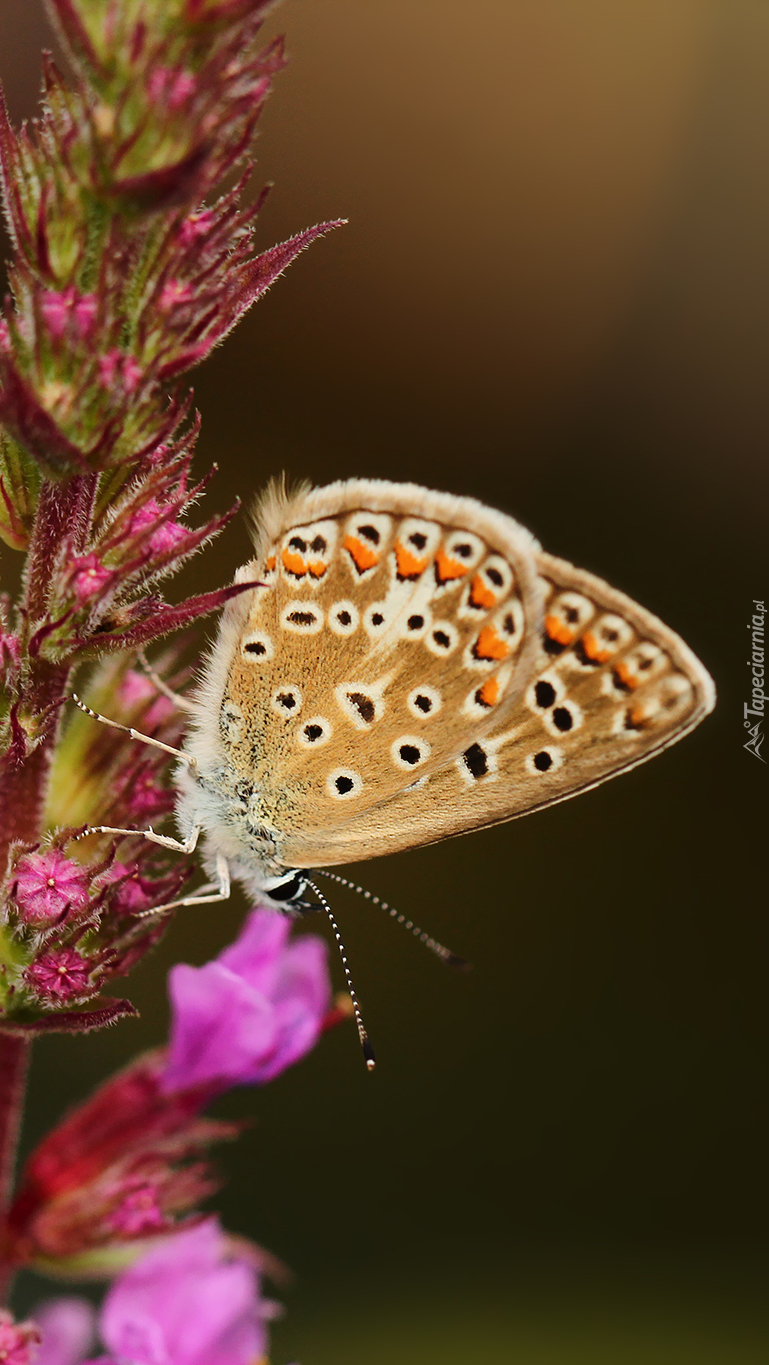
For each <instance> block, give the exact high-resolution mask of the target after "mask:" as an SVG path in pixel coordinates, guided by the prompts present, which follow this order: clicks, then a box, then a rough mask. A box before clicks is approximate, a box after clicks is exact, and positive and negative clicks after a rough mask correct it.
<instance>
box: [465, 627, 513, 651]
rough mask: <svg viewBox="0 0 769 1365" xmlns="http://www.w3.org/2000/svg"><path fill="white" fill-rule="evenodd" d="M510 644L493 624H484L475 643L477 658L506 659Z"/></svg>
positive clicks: (474, 649)
mask: <svg viewBox="0 0 769 1365" xmlns="http://www.w3.org/2000/svg"><path fill="white" fill-rule="evenodd" d="M509 652H510V646H509V645H508V644H507V643H506V642H505V641H504V640H503V639H501V637H500V636H499V635H497V632H496V631H495V629H494V627H493V626H484V627H483V630H482V631H481V632H480V634H479V636H478V639H477V640H476V642H475V644H474V645H473V654H474V656H475V658H476V659H506V658H507V656H508V654H509Z"/></svg>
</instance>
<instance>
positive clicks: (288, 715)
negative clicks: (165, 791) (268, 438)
mask: <svg viewBox="0 0 769 1365" xmlns="http://www.w3.org/2000/svg"><path fill="white" fill-rule="evenodd" d="M238 577H239V579H240V581H242V582H255V583H256V584H257V586H255V587H253V588H251V589H250V590H248V591H246V592H244V593H243V594H242V595H241V596H240V597H238V598H236V599H234V601H233V602H231V603H230V604H229V606H228V607H227V608H226V610H225V613H224V616H223V619H222V623H221V626H220V630H219V635H218V639H217V641H216V643H215V645H214V648H213V650H212V652H211V655H210V657H209V659H208V660H207V662H206V663H205V665H204V667H203V671H202V676H201V681H200V685H199V689H198V693H197V697H196V700H195V703H194V714H193V724H192V729H191V732H190V734H189V736H188V739H187V741H186V743H185V753H186V754H187V755H188V758H187V761H185V763H184V764H183V765H182V766H181V768H180V771H179V775H178V782H179V790H180V795H179V802H178V821H179V825H180V829H181V831H182V835H183V839H184V840H185V841H186V842H185V846H189V845H190V844H192V845H193V846H194V841H195V839H196V838H197V833H196V832H197V831H200V832H202V835H203V837H204V858H205V860H206V864H207V866H208V867H209V868H210V869H211V870H212V871H213V870H214V869H217V876H218V878H219V881H220V883H221V880H222V866H223V864H224V863H226V866H227V870H228V873H231V874H232V875H233V876H235V877H236V878H238V879H239V880H240V881H242V882H243V883H244V885H245V886H246V887H247V888H248V889H249V890H250V891H251V892H252V893H255V894H259V895H261V896H262V898H264V896H265V894H266V895H267V896H268V897H270V898H271V899H272V900H274V901H275V902H276V903H278V904H280V903H284V902H286V901H290V900H296V899H298V898H299V897H300V895H301V893H302V891H303V888H304V885H305V882H304V879H303V876H302V875H301V874H302V870H303V869H311V868H323V867H330V866H334V865H337V864H341V863H347V862H351V861H355V860H357V859H362V858H368V857H373V856H376V855H378V854H382V853H387V852H394V851H397V850H398V849H403V848H409V847H415V846H417V845H420V844H425V843H431V842H435V841H437V840H439V839H443V838H446V837H448V836H450V835H455V834H460V833H464V832H466V831H469V830H472V829H477V828H482V827H483V826H486V825H491V824H495V823H498V822H501V821H506V820H510V819H513V818H515V817H517V816H519V815H523V814H525V813H527V812H528V811H532V810H535V809H538V808H540V807H542V806H546V805H549V804H551V803H553V802H555V801H561V800H564V799H566V798H567V797H570V796H574V795H576V794H577V793H578V792H580V791H584V790H586V789H588V788H590V787H592V786H595V785H597V784H598V783H600V782H603V781H604V780H606V779H607V778H609V777H613V776H616V775H617V774H618V773H620V772H624V771H626V770H627V769H629V768H632V767H634V766H635V765H636V764H638V763H641V762H644V761H645V760H646V759H648V758H651V757H652V756H653V755H654V754H655V753H657V752H659V751H660V750H661V749H663V748H665V747H667V745H669V744H672V743H673V742H675V741H676V740H677V739H680V738H681V737H682V736H683V735H684V734H686V733H687V732H688V731H689V730H691V729H692V728H693V727H694V726H695V725H697V724H698V723H699V721H700V720H701V719H702V718H703V717H704V716H705V715H706V714H707V713H708V712H709V711H710V710H711V709H712V707H713V704H714V699H715V694H714V688H713V684H712V681H711V679H710V677H709V676H708V674H707V672H706V671H705V669H704V668H703V667H702V665H701V664H700V663H699V661H698V660H697V659H696V658H695V656H694V655H693V654H692V652H691V651H690V650H689V649H688V648H687V646H686V645H685V644H684V643H683V641H682V640H681V639H679V637H678V636H677V635H676V634H674V632H673V631H671V630H669V629H668V628H667V627H666V626H664V625H663V624H662V622H660V621H659V620H657V618H656V617H654V616H652V615H651V614H650V613H649V612H647V611H645V610H644V609H643V608H642V607H639V606H638V605H637V604H636V603H634V602H632V601H631V600H630V599H629V598H627V597H625V596H624V595H623V594H622V593H619V592H617V591H615V590H614V589H612V588H610V587H609V586H608V585H607V584H606V583H604V582H602V581H601V580H600V579H599V578H596V577H595V576H593V575H591V574H589V573H586V572H584V571H581V570H579V569H576V568H574V567H573V566H572V565H570V564H568V563H566V562H565V561H562V560H559V559H556V558H554V557H553V556H551V555H548V554H545V553H544V552H543V551H542V550H541V548H540V547H539V545H538V544H537V542H536V541H535V540H534V538H533V537H532V536H531V535H530V534H529V533H528V532H527V531H526V530H525V529H524V528H523V527H521V526H519V525H518V524H517V523H516V522H515V521H513V520H512V519H511V518H509V517H507V516H504V515H503V514H502V513H500V512H496V511H494V510H492V509H490V508H487V507H485V506H483V505H482V504H481V503H479V502H476V501H475V500H473V499H471V498H457V497H452V496H450V495H448V494H440V493H434V492H431V491H429V490H427V489H424V488H420V487H418V486H416V485H413V484H394V483H387V482H380V481H376V480H357V479H356V480H349V481H346V482H340V483H336V484H332V485H330V486H328V487H326V488H320V489H314V490H303V491H300V492H299V493H298V494H297V495H296V496H294V497H287V496H285V495H283V494H282V493H280V492H279V491H277V490H275V489H273V490H272V491H271V492H269V493H268V495H267V496H266V497H265V499H263V501H262V504H261V507H260V509H259V512H258V519H257V546H256V554H255V558H254V559H253V561H252V562H251V563H249V564H248V565H246V566H245V567H244V569H242V570H241V571H240V573H239V575H238Z"/></svg>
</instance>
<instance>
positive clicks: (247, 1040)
mask: <svg viewBox="0 0 769 1365" xmlns="http://www.w3.org/2000/svg"><path fill="white" fill-rule="evenodd" d="M290 932H291V921H290V920H289V919H288V917H287V916H283V915H281V914H279V913H276V912H275V911H274V910H254V911H252V913H251V914H250V915H249V917H248V919H247V921H246V924H245V926H244V928H243V931H242V933H241V935H240V937H239V938H238V939H237V940H236V941H235V943H233V944H231V946H230V947H229V948H226V949H225V951H224V952H223V953H222V954H221V955H220V956H219V957H218V958H215V959H214V961H213V962H207V963H206V964H205V966H203V967H189V966H186V965H185V964H184V963H179V964H177V966H175V967H173V968H172V969H171V972H170V974H169V991H170V996H171V1008H172V1021H171V1039H170V1049H169V1060H168V1066H167V1069H166V1073H165V1077H164V1086H165V1088H166V1089H167V1090H168V1091H171V1092H173V1091H177V1090H184V1089H186V1088H188V1087H190V1086H197V1085H212V1086H216V1087H218V1088H221V1089H225V1088H226V1087H227V1086H231V1085H257V1084H259V1085H261V1084H263V1083H264V1082H265V1081H269V1080H271V1079H272V1077H273V1076H277V1075H278V1074H279V1073H280V1072H281V1071H284V1070H285V1068H286V1067H288V1066H290V1065H291V1064H292V1063H293V1062H296V1061H298V1060H299V1058H300V1057H303V1056H304V1055H305V1053H306V1052H309V1051H310V1049H311V1048H312V1047H314V1045H315V1043H316V1042H317V1039H318V1035H319V1033H320V1031H321V1026H322V1023H323V1018H324V1015H325V1013H326V1010H327V1008H328V1005H329V1001H330V997H331V989H330V983H329V977H328V965H327V962H326V945H325V943H324V942H323V940H322V939H320V938H317V937H316V936H315V935H309V934H305V935H303V936H302V937H301V938H297V939H294V940H292V941H291V942H289V934H290Z"/></svg>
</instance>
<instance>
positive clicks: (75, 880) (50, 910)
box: [15, 848, 89, 927]
mask: <svg viewBox="0 0 769 1365" xmlns="http://www.w3.org/2000/svg"><path fill="white" fill-rule="evenodd" d="M88 886H89V876H88V872H87V871H86V869H85V868H84V867H82V866H81V865H80V863H75V862H72V860H71V859H70V858H66V857H65V856H64V854H63V853H61V852H60V851H59V849H57V848H52V849H49V850H48V852H47V853H27V854H26V855H25V856H24V857H23V858H20V859H19V863H18V866H17V868H16V882H15V898H16V901H17V903H18V906H19V910H20V912H21V915H22V918H23V919H24V920H25V921H26V923H27V924H34V925H37V926H40V927H42V926H45V925H49V924H55V923H56V921H57V920H59V919H61V917H62V916H63V914H64V913H65V911H66V910H67V908H68V907H69V909H70V910H82V909H83V907H84V906H85V905H87V904H88V899H89V892H88Z"/></svg>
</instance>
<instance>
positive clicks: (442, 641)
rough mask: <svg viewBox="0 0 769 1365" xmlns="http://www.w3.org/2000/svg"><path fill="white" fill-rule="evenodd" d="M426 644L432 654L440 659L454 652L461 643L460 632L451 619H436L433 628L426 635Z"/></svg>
mask: <svg viewBox="0 0 769 1365" xmlns="http://www.w3.org/2000/svg"><path fill="white" fill-rule="evenodd" d="M425 644H426V645H427V648H428V649H429V651H430V653H431V654H437V656H438V658H439V659H442V658H444V656H445V655H447V654H451V653H453V651H454V650H455V649H456V647H457V645H458V644H459V632H458V630H457V628H456V626H453V625H452V624H451V622H450V621H435V622H434V624H433V627H432V629H431V630H430V631H429V633H428V634H427V635H425Z"/></svg>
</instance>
